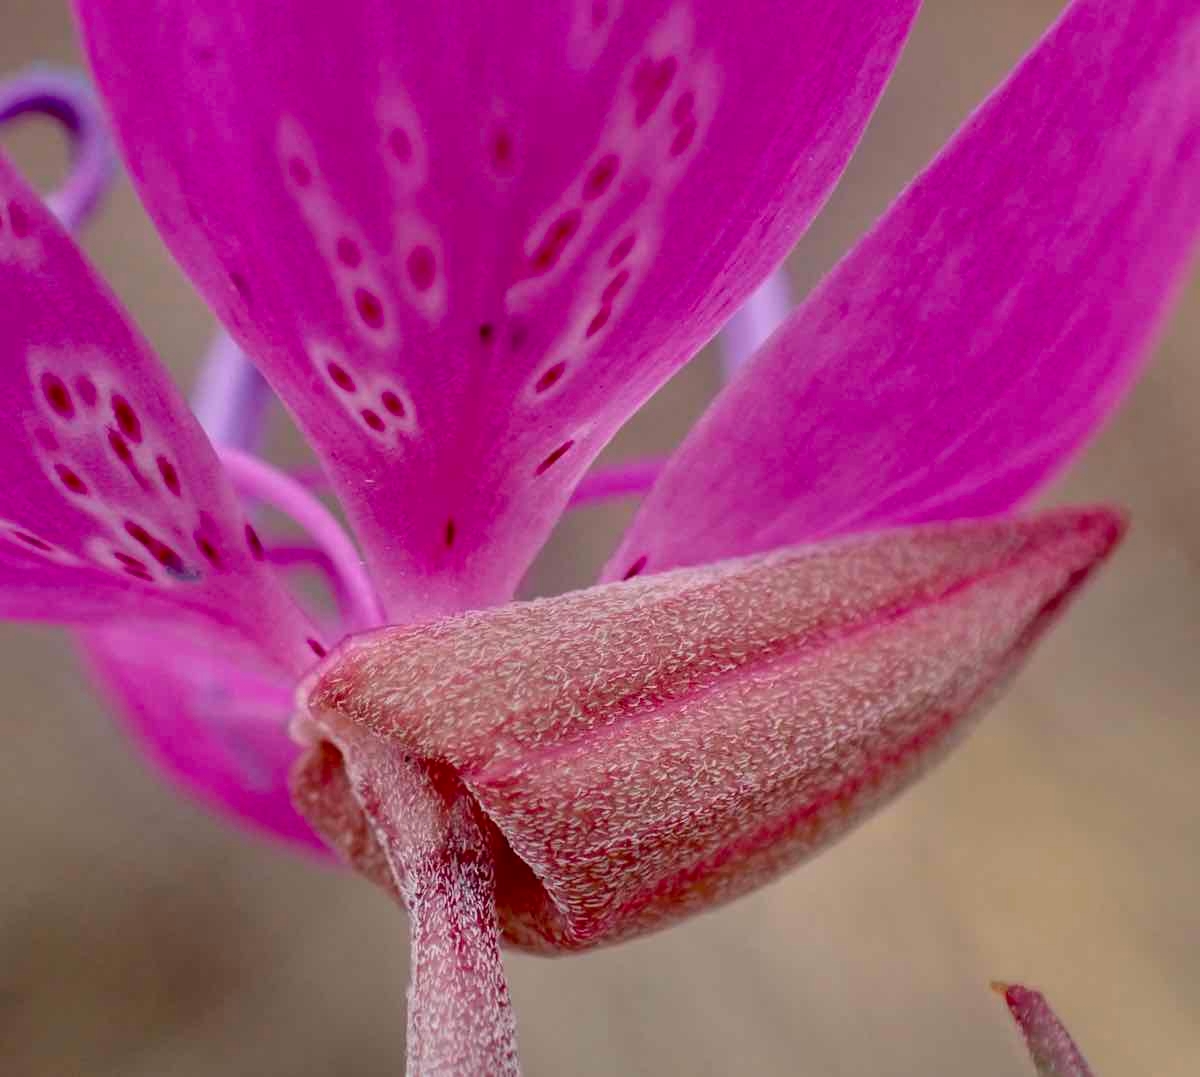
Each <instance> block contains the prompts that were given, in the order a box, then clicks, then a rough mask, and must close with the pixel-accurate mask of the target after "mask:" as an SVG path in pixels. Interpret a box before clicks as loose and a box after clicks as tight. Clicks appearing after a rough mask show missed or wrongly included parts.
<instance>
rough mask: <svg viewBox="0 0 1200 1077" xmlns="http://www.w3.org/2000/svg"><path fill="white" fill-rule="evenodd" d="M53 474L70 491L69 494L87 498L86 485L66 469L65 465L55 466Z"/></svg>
mask: <svg viewBox="0 0 1200 1077" xmlns="http://www.w3.org/2000/svg"><path fill="white" fill-rule="evenodd" d="M54 473H55V474H56V475H57V476H58V481H59V482H61V483H62V484H63V486H65V487H66V488H67V489H68V490H70V491H71V493H73V494H77V495H78V496H80V497H86V496H87V492H88V488H87V483H86V482H84V481H83V479H81V478H80V477H79V476H78V475H77V474H75V472H74V471H72V470H71V469H70V468H69V467H67V465H66V464H55V465H54Z"/></svg>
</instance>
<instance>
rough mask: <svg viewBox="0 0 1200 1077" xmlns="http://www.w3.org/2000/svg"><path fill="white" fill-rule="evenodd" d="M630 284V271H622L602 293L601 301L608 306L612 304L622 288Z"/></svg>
mask: <svg viewBox="0 0 1200 1077" xmlns="http://www.w3.org/2000/svg"><path fill="white" fill-rule="evenodd" d="M628 283H629V270H628V269H622V270H621V272H620V273H618V274H617V275H616V276H615V277H613V279H612V280H610V281H609V282H608V283H607V284H606V285H605V286H604V291H603V292H602V293H601V296H600V299H601V300H602V301H603V302H604V303H605V304H606V305H607V304H609V303H611V302H612V301H613V300H614V299H616V298H617V296H618V295H619V294H620V291H621V289H622V288H624V287H625V285H626V284H628Z"/></svg>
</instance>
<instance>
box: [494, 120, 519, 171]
mask: <svg viewBox="0 0 1200 1077" xmlns="http://www.w3.org/2000/svg"><path fill="white" fill-rule="evenodd" d="M513 157H514V154H513V137H512V134H511V133H510V132H509V131H505V130H501V131H497V132H496V135H495V137H494V138H493V139H492V167H493V168H494V169H495V170H496V171H497V172H499V173H501V174H504V175H507V174H508V173H510V172H511V171H512V167H513Z"/></svg>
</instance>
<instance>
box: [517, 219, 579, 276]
mask: <svg viewBox="0 0 1200 1077" xmlns="http://www.w3.org/2000/svg"><path fill="white" fill-rule="evenodd" d="M582 222H583V215H582V214H581V213H580V212H579V210H577V209H569V210H567V211H566V213H563V214H561V215H560V216H559V217H558V219H557V220H556V221H555V222H554V223H553V224H551V225H550V227H549V228H547V229H546V234H545V236H544V237H543V238H542V242H541V243H540V244H539V245H538V248H537V250H535V251H534V252H533V256H532V257H531V258H530V259H529V265H530V268H531V270H532V271H533V274H534V275H535V276H537V275H538V274H541V273H545V272H547V271H548V270H550V269H551V268H553V266H554V265H555V264H556V263H557V262H558V260H559V258H561V257H562V253H563V251H564V250H566V248H567V244H568V243H570V242H571V239H572V237H573V236H574V235H575V233H576V232H578V231H579V226H580V224H581V223H582Z"/></svg>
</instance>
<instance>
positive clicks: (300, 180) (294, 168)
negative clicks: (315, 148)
mask: <svg viewBox="0 0 1200 1077" xmlns="http://www.w3.org/2000/svg"><path fill="white" fill-rule="evenodd" d="M288 175H289V176H291V177H292V181H293V182H294V183H295V184H296V186H297V187H307V186H309V185H310V184H311V183H312V169H311V168H309V167H308V165H306V164H305V163H304V162H303V161H302V160H300V158H299V157H293V158H292V159H291V160H290V161H288Z"/></svg>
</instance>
